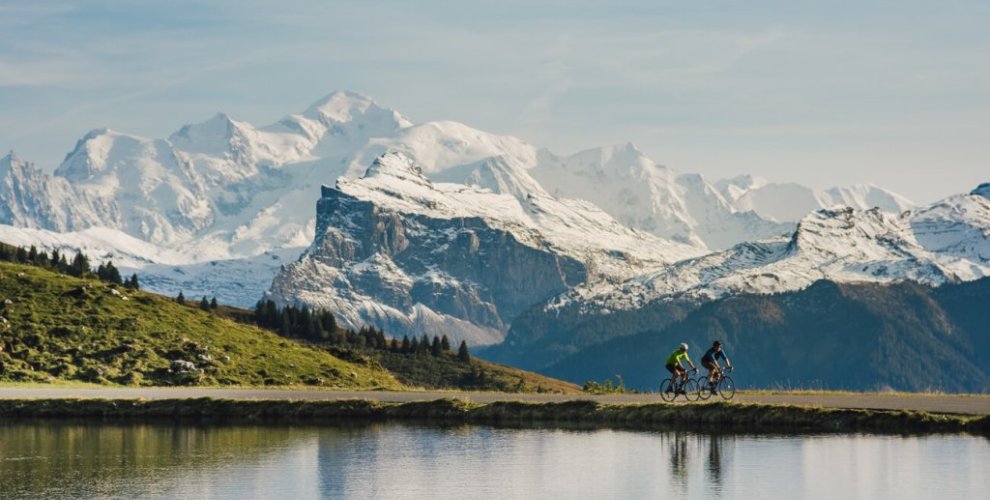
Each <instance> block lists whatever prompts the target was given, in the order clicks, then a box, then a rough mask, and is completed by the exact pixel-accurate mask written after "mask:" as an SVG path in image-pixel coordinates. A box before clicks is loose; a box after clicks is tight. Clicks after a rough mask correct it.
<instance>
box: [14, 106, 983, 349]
mask: <svg viewBox="0 0 990 500" xmlns="http://www.w3.org/2000/svg"><path fill="white" fill-rule="evenodd" d="M987 191H990V187H987V186H986V185H984V186H981V187H979V188H977V189H976V190H974V191H972V192H971V193H967V194H961V195H958V196H955V197H950V198H948V199H946V200H943V201H940V202H938V203H935V204H932V205H928V206H923V207H915V206H914V205H913V204H912V203H911V202H909V201H908V200H906V199H905V198H903V197H901V196H899V195H897V194H895V193H891V192H889V191H886V190H884V189H882V188H878V187H875V186H864V185H857V186H847V187H836V188H831V189H828V190H815V189H811V188H807V187H804V186H800V185H796V184H786V183H773V182H769V181H766V180H763V179H758V178H754V177H752V176H745V175H744V176H740V177H736V178H733V179H725V180H708V179H706V178H705V177H704V176H701V175H698V174H682V173H678V172H676V171H674V170H672V169H670V168H668V167H666V166H663V165H660V164H657V163H655V162H654V161H652V160H651V159H649V158H648V157H647V156H646V155H644V154H643V153H642V152H641V151H639V150H638V149H637V148H636V147H635V146H634V145H632V144H622V145H615V146H606V147H599V148H594V149H589V150H586V151H581V152H578V153H576V154H573V155H569V156H559V155H556V154H554V153H552V152H550V151H548V150H546V149H543V148H538V147H535V146H532V145H530V144H528V143H526V142H525V141H523V140H520V139H517V138H514V137H511V136H505V135H498V134H493V133H489V132H484V131H481V130H477V129H474V128H471V127H469V126H467V125H463V124H460V123H457V122H452V121H435V122H425V123H419V124H416V123H413V122H412V121H411V120H409V119H408V118H406V117H404V116H403V115H402V114H400V113H399V112H397V111H395V110H392V109H388V108H385V107H382V106H380V105H378V104H377V103H375V102H374V101H373V100H372V99H370V98H368V97H365V96H362V95H359V94H355V93H351V92H335V93H333V94H330V95H328V96H327V97H324V98H322V99H320V100H318V101H316V102H315V103H313V104H312V105H311V106H309V107H308V108H306V109H305V110H304V111H303V112H301V113H297V114H289V115H287V116H286V117H285V118H283V119H281V120H279V121H277V122H276V123H274V124H271V125H267V126H262V127H256V126H254V125H252V124H250V123H247V122H243V121H238V120H234V119H232V118H231V117H229V116H227V115H225V114H223V113H219V114H217V115H215V116H213V117H212V118H210V119H208V120H207V121H205V122H202V123H197V124H191V125H186V126H184V127H182V128H181V129H180V130H178V131H177V132H175V133H174V134H172V135H171V136H169V137H168V138H167V139H150V138H143V137H137V136H133V135H129V134H125V133H121V132H116V131H113V130H109V129H97V130H93V131H91V132H89V133H88V134H86V135H85V136H83V138H82V139H80V140H79V142H78V143H77V144H76V146H75V148H73V150H72V151H71V152H70V153H69V154H68V155H67V156H66V158H65V160H64V161H63V162H62V163H61V165H59V166H57V167H56V168H54V169H53V170H52V173H51V174H47V173H45V172H43V171H42V170H40V169H38V168H36V167H35V166H34V165H32V164H31V163H30V162H27V161H24V160H22V159H20V158H18V157H17V155H15V154H14V153H11V154H9V155H7V156H6V157H4V158H3V159H0V224H2V225H0V240H4V241H7V242H9V243H12V244H20V245H30V244H36V245H39V246H41V247H43V248H45V249H49V250H50V249H59V250H75V249H82V250H84V251H86V252H87V253H88V254H90V255H91V257H93V258H95V259H97V260H105V259H108V258H113V259H114V262H115V264H117V266H118V267H120V268H121V269H122V270H123V271H124V272H125V273H129V272H138V273H139V274H140V275H141V279H142V284H143V286H145V287H147V288H149V289H151V290H154V291H159V292H162V293H168V294H175V293H177V292H178V291H180V290H181V291H183V292H184V293H185V294H186V295H187V296H191V297H198V296H200V295H210V296H217V297H218V298H219V299H220V300H221V301H223V302H228V303H232V304H235V305H242V306H247V305H252V304H253V303H254V302H255V301H257V300H258V299H260V298H262V297H263V296H267V297H270V298H274V299H275V300H276V301H277V302H280V303H290V302H291V303H301V304H308V305H311V306H314V307H326V308H329V309H332V310H334V312H335V313H337V314H338V316H339V317H340V319H341V324H343V325H346V326H355V327H356V326H361V325H363V324H373V325H375V326H378V327H382V328H385V329H386V330H387V331H389V332H390V333H393V334H395V335H400V336H401V335H402V334H411V335H421V334H422V333H424V332H429V333H430V334H431V335H432V334H435V333H439V332H442V333H446V334H448V335H450V336H451V337H452V338H453V339H462V338H463V339H468V340H469V342H471V343H473V344H476V345H490V344H498V345H497V346H496V347H493V348H492V351H491V354H492V356H493V357H496V358H498V359H502V360H505V361H510V362H521V363H522V364H523V365H524V366H527V367H532V368H542V367H548V366H550V365H552V364H553V363H555V362H558V361H560V360H561V359H563V358H565V357H566V356H568V355H571V354H574V353H575V352H577V351H578V350H580V349H582V348H584V347H586V346H589V345H594V344H595V343H597V342H602V341H606V340H608V339H609V338H612V337H615V336H621V335H622V334H624V333H617V334H612V333H611V332H608V331H591V328H592V327H591V326H590V325H600V324H601V323H602V322H603V321H607V320H609V319H614V318H618V317H630V316H635V315H637V314H639V311H641V310H646V309H649V308H646V306H647V305H650V304H663V305H664V306H663V307H664V308H665V309H664V310H665V312H664V313H663V314H660V315H659V316H660V317H659V318H656V319H657V321H660V322H663V323H664V324H670V323H672V322H674V321H677V320H678V319H682V318H683V317H684V316H685V315H686V314H689V313H690V312H691V311H693V310H695V309H696V308H697V307H699V306H701V305H702V304H704V303H707V302H710V301H713V300H719V299H721V298H725V297H729V296H733V295H738V294H767V293H782V292H788V291H795V290H801V289H804V288H807V287H808V286H810V285H811V284H812V283H814V282H816V281H818V280H820V279H829V280H833V281H838V282H862V281H867V282H880V283H888V282H898V281H902V280H915V281H918V282H920V283H924V284H928V285H941V284H944V283H955V282H960V281H966V280H973V279H977V278H980V277H982V276H985V275H986V274H987V273H988V269H990V267H988V264H987V262H988V260H990V249H988V246H987V245H988V244H987V238H988V234H990V233H988V229H987V228H988V226H990V222H988V221H990V210H988V204H987ZM314 207H315V210H314ZM653 311H654V312H653V313H651V314H658V313H656V309H653ZM581 331H583V332H585V334H578V333H577V332H581ZM629 333H631V332H629Z"/></svg>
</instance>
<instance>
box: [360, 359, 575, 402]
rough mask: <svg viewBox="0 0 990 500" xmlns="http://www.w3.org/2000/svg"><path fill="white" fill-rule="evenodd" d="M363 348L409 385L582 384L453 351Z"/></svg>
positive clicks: (560, 387)
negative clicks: (468, 357) (467, 358)
mask: <svg viewBox="0 0 990 500" xmlns="http://www.w3.org/2000/svg"><path fill="white" fill-rule="evenodd" d="M364 352H365V355H366V356H368V357H369V358H371V359H374V360H375V361H376V362H377V363H379V364H380V365H382V366H383V367H385V368H386V369H387V370H388V371H390V372H392V374H393V375H395V378H397V379H398V380H399V381H400V382H402V383H403V384H405V385H408V386H411V387H420V388H424V389H460V390H472V391H500V392H552V393H563V394H571V393H577V392H581V388H580V387H578V386H577V385H575V384H572V383H570V382H564V381H563V380H558V379H554V378H550V377H546V376H543V375H540V374H537V373H533V372H527V371H523V370H519V369H516V368H512V367H509V366H504V365H498V364H495V363H490V362H488V361H483V360H480V359H477V358H472V359H471V360H470V361H469V362H466V363H465V362H463V361H460V360H458V359H457V354H456V353H442V354H440V355H439V356H432V355H430V354H429V353H428V352H427V353H418V354H417V353H409V354H407V353H397V352H391V351H387V350H368V351H364ZM345 359H347V358H345Z"/></svg>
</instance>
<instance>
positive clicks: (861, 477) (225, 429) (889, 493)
mask: <svg viewBox="0 0 990 500" xmlns="http://www.w3.org/2000/svg"><path fill="white" fill-rule="evenodd" d="M988 492H990V440H988V439H986V438H983V437H975V436H967V435H934V436H906V437H905V436H878V435H813V436H766V435H712V434H698V433H687V432H676V433H675V432H631V431H616V430H591V431H585V430H559V429H504V428H492V427H484V426H458V427H427V426H415V425H403V424H391V423H389V424H365V425H347V426H339V427H307V426H298V427H297V426H202V427H200V426H191V425H187V424H183V425H170V424H165V425H162V424H148V425H145V424H134V425H114V424H103V423H93V422H83V423H72V422H14V423H11V422H6V423H0V498H2V499H4V500H11V499H21V498H46V499H52V498H135V497H141V498H183V499H188V498H218V499H224V498H234V499H249V498H293V499H295V498H300V499H302V498H384V499H391V498H431V499H433V498H456V499H462V498H469V499H472V500H477V499H485V498H537V499H543V498H561V499H573V498H596V499H597V498H620V499H626V498H628V499H642V498H725V499H762V498H768V499H774V498H780V499H788V500H791V499H844V500H847V499H858V498H862V499H875V498H896V499H898V500H909V499H926V500H930V499H932V498H938V499H940V500H942V499H946V498H966V499H975V498H986V496H987V494H988Z"/></svg>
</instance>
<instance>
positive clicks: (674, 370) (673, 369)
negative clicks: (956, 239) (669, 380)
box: [667, 365, 683, 374]
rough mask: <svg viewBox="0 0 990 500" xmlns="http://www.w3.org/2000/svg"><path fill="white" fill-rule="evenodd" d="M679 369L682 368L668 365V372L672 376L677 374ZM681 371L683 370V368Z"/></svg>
mask: <svg viewBox="0 0 990 500" xmlns="http://www.w3.org/2000/svg"><path fill="white" fill-rule="evenodd" d="M678 368H680V367H679V366H677V365H667V371H668V372H670V373H671V374H674V373H677V370H678ZM681 369H682V370H683V368H681Z"/></svg>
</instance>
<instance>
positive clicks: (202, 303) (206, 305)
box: [199, 295, 210, 311]
mask: <svg viewBox="0 0 990 500" xmlns="http://www.w3.org/2000/svg"><path fill="white" fill-rule="evenodd" d="M199 308H200V309H202V310H204V311H209V310H210V301H209V300H207V299H206V295H204V296H203V300H201V301H199Z"/></svg>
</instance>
